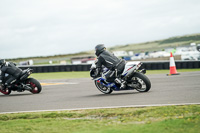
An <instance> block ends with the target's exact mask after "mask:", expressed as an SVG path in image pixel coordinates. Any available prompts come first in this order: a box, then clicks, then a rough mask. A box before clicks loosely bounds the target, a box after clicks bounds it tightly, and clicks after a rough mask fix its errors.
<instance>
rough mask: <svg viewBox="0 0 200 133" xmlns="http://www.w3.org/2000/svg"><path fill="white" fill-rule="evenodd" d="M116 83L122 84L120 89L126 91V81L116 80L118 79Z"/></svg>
mask: <svg viewBox="0 0 200 133" xmlns="http://www.w3.org/2000/svg"><path fill="white" fill-rule="evenodd" d="M115 82H116V83H117V84H120V89H125V88H126V81H124V80H120V79H118V78H116V79H115Z"/></svg>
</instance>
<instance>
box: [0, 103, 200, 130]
mask: <svg viewBox="0 0 200 133" xmlns="http://www.w3.org/2000/svg"><path fill="white" fill-rule="evenodd" d="M199 125H200V105H185V106H163V107H162V106H161V107H144V108H117V109H91V110H76V111H55V112H37V113H18V114H0V127H1V128H0V132H1V133H9V132H10V133H13V132H14V133H27V132H28V133H57V132H60V133H71V132H74V133H79V132H81V133H94V132H95V133H96V132H97V133H121V132H126V133H129V132H130V133H132V132H136V133H161V132H163V133H179V132H183V133H199V129H200V127H199Z"/></svg>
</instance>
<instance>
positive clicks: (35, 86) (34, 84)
mask: <svg viewBox="0 0 200 133" xmlns="http://www.w3.org/2000/svg"><path fill="white" fill-rule="evenodd" d="M26 85H28V86H30V87H31V88H32V90H31V91H30V92H31V93H33V94H38V93H40V92H41V90H42V86H41V84H40V82H38V81H37V80H36V79H34V78H29V79H27V80H26Z"/></svg>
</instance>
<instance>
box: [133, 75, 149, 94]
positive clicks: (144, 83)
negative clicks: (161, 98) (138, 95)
mask: <svg viewBox="0 0 200 133" xmlns="http://www.w3.org/2000/svg"><path fill="white" fill-rule="evenodd" d="M132 81H133V82H134V83H136V84H137V87H136V88H135V89H136V90H137V91H139V92H147V91H149V90H150V88H151V82H150V80H149V78H148V77H147V76H146V75H144V74H143V73H139V72H137V73H135V74H134V77H133V78H132Z"/></svg>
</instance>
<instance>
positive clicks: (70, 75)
mask: <svg viewBox="0 0 200 133" xmlns="http://www.w3.org/2000/svg"><path fill="white" fill-rule="evenodd" d="M177 71H178V72H179V73H181V72H193V71H200V68H199V69H178V70H177ZM149 74H169V70H147V75H149ZM31 77H33V78H36V79H73V78H89V77H90V73H89V71H81V72H54V73H33V74H32V75H31Z"/></svg>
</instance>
